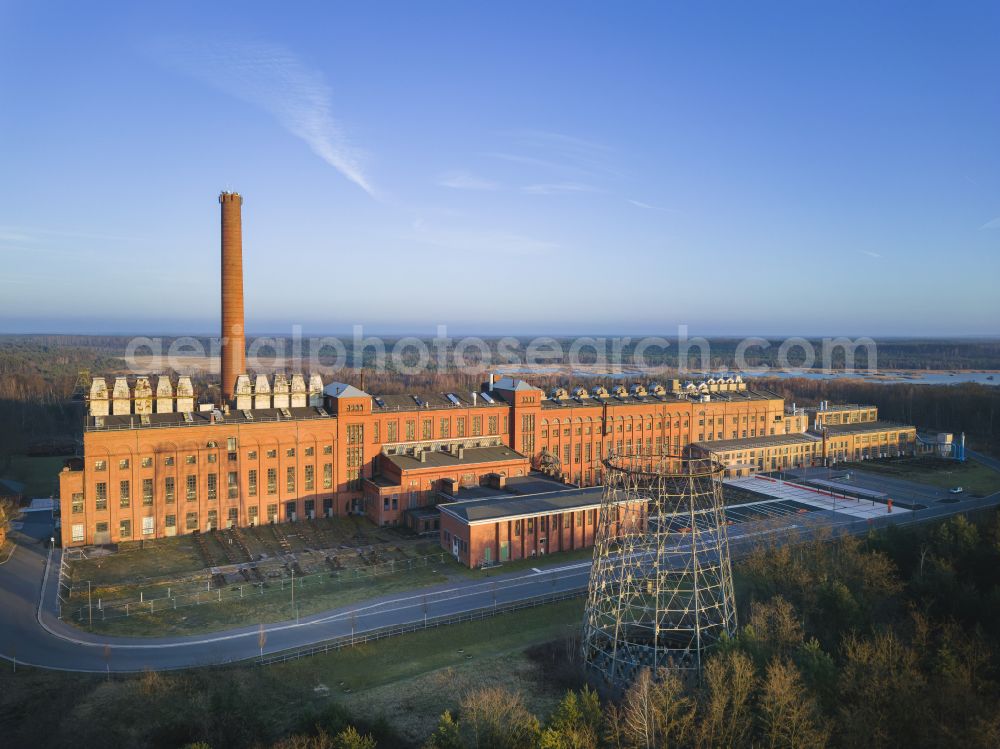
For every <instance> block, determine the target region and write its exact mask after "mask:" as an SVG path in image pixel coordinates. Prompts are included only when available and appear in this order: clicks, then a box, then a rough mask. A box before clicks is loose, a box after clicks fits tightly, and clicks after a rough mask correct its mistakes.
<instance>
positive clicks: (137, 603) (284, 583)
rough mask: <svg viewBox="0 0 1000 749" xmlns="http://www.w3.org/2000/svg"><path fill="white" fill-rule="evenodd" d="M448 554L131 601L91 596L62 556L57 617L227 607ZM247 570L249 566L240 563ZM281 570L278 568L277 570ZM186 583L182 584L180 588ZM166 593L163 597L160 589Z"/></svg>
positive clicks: (412, 566) (392, 571) (411, 567)
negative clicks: (83, 599) (81, 599)
mask: <svg viewBox="0 0 1000 749" xmlns="http://www.w3.org/2000/svg"><path fill="white" fill-rule="evenodd" d="M447 556H448V555H447V553H446V552H444V551H442V552H441V553H439V554H430V555H428V556H423V557H414V558H412V559H396V560H389V561H387V562H379V563H377V564H372V565H368V566H366V567H344V568H335V569H330V570H325V571H323V572H315V573H311V574H308V575H295V574H293V575H291V577H284V576H282V577H280V578H279V579H277V580H266V579H265V580H246V581H244V582H241V583H233V584H227V585H225V586H219V587H213V584H212V579H211V578H209V579H206V580H205V589H204V590H197V591H191V590H190V587H188V588H187V589H186V590H185V591H184V592H180V593H175V591H174V590H173V586H167V585H162V586H160V588H158V589H155V590H153V591H151V593H152V595H147V591H144V590H139V591H138V592H137V595H135V596H132V597H129V598H119V599H114V600H111V601H107V600H104V599H102V598H101V597H95V596H94V595H93V591H92V587H91V586H89V585H88V584H87V583H86V582H76V583H71V582H69V580H70V574H69V571H68V569H67V565H66V557H65V555H64V556H63V558H62V561H61V563H60V566H59V592H58V595H59V604H60V606H59V608H60V612H59V613H60V618H69V619H72V620H73V621H77V622H81V623H83V622H89V621H94V620H97V621H107V620H109V619H119V618H124V617H127V616H137V615H144V614H156V613H162V612H164V611H166V610H173V609H180V608H185V607H188V606H201V605H205V604H213V603H229V602H233V601H239V600H247V599H252V598H260V597H262V596H276V595H279V594H280V595H282V596H288V597H289V598H291V596H292V595H293V589H294V594H295V595H298V594H299V591H300V590H302V591H303V592H305V593H311V592H314V591H315V590H316V589H317V588H325V587H329V586H331V585H333V586H335V585H344V584H347V583H351V582H356V581H359V580H367V579H370V578H374V577H383V576H388V575H400V574H405V573H408V572H413V571H415V570H419V569H426V568H428V567H431V566H432V565H436V564H444V563H445V559H446V557H447ZM240 566H241V567H244V568H246V569H249V565H240ZM279 569H280V568H279ZM183 584H184V583H183V582H182V585H183ZM164 587H165V588H166V595H163V588H164ZM74 595H75V596H77V597H82V596H86V597H87V599H88V603H87V604H85V605H82V604H81V603H80V602H79V600H75V601H72V603H73V604H75V607H74V608H64V607H66V606H68V605H69V604H70V603H71V599H70V597H71V596H74Z"/></svg>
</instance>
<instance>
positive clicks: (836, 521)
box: [0, 493, 1000, 672]
mask: <svg viewBox="0 0 1000 749" xmlns="http://www.w3.org/2000/svg"><path fill="white" fill-rule="evenodd" d="M997 504H1000V493H997V494H994V495H992V496H990V497H988V498H986V499H976V500H968V499H966V500H963V501H961V502H959V503H955V504H946V505H941V504H934V505H933V506H931V507H930V508H929V509H928V510H926V511H921V512H920V513H918V514H917V515H914V514H913V513H895V514H894V515H886V516H884V517H881V518H878V519H877V520H864V519H863V520H856V519H854V518H850V517H848V516H845V515H844V514H841V513H835V512H831V511H817V512H811V513H808V514H807V515H791V516H788V517H784V518H780V519H770V520H766V521H760V522H748V523H744V524H741V525H734V526H731V527H730V529H729V539H730V547H731V550H732V555H733V556H734V557H739V556H740V555H741V554H743V553H745V552H746V551H747V550H748V549H749V548H751V547H752V546H753V545H754V544H755V543H757V542H758V541H760V540H762V539H763V538H766V537H768V536H773V537H775V538H777V539H779V540H781V539H787V538H791V537H795V538H797V539H803V538H809V537H810V536H812V535H814V534H815V533H818V532H819V531H820V530H821V529H824V530H825V529H831V530H832V531H833V532H834V533H858V534H860V533H865V532H867V530H868V529H869V528H871V527H873V526H882V525H885V524H888V523H893V524H907V523H913V522H925V521H928V520H932V519H937V518H940V517H944V516H947V515H951V514H955V513H958V512H963V511H966V510H970V509H974V508H977V507H983V506H995V505H997ZM50 533H51V518H50V517H49V514H48V513H47V512H34V513H27V514H26V515H25V521H24V525H23V527H22V529H21V530H20V532H19V533H18V534H17V535H18V538H17V540H18V544H19V545H18V548H17V549H16V551H15V553H14V554H13V556H12V557H11V558H10V560H9V561H8V562H6V563H5V564H3V565H0V657H2V658H5V659H7V660H12V659H14V658H16V659H17V661H18V662H19V663H24V664H27V665H32V666H37V667H41V668H49V669H59V670H71V671H93V672H103V671H105V670H110V671H115V672H130V671H142V670H145V669H155V670H167V669H177V668H188V667H195V666H207V665H218V664H224V663H230V662H236V661H241V660H247V659H252V658H255V657H257V656H258V654H259V652H260V651H259V646H258V634H259V628H258V625H251V626H248V627H242V628H238V629H233V630H228V631H225V632H219V633H215V634H210V635H195V636H190V637H164V638H131V637H130V638H126V637H106V636H102V635H97V634H91V633H86V632H82V631H81V630H78V629H76V628H74V627H71V626H70V625H68V624H65V623H64V622H62V621H60V620H59V619H58V617H57V614H56V612H57V611H58V607H57V600H56V588H57V575H58V567H59V558H60V553H61V552H60V551H59V550H58V549H55V550H52V551H51V552H50V550H49V549H48V543H47V542H48V538H49V535H50ZM545 562H547V563H548V564H549V565H550V566H547V567H544V568H542V569H541V570H540V571H527V572H525V571H521V572H517V573H509V574H497V575H496V576H494V577H493V578H491V579H489V580H467V581H461V582H459V583H450V584H443V585H439V586H434V587H428V588H420V589H416V590H414V591H413V592H412V593H406V594H401V595H400V594H396V595H392V596H385V597H382V598H374V599H371V600H369V601H365V602H361V603H358V604H356V605H355V606H353V607H348V608H341V609H335V610H331V611H327V612H323V613H319V614H314V615H311V616H307V617H302V618H301V619H300V621H298V622H294V621H290V622H280V623H276V624H271V625H266V626H265V630H266V632H267V642H266V646H265V649H264V652H265V654H267V653H273V652H278V651H282V650H287V649H291V648H298V647H306V646H308V645H311V644H314V643H318V642H322V641H324V640H328V639H331V638H334V637H339V636H343V635H350V634H351V633H352V630H353V632H354V633H362V632H365V631H369V630H373V629H379V628H382V627H386V626H391V625H399V624H406V623H411V622H419V621H421V620H422V619H423V618H424V616H425V615H426V616H428V617H434V616H440V615H447V614H456V613H462V612H466V611H472V610H476V609H481V608H487V607H490V606H493V605H494V604H497V605H502V604H505V603H509V602H516V601H521V600H524V599H527V598H533V597H537V596H542V595H547V594H553V593H560V592H565V591H571V590H580V589H581V588H585V587H586V584H587V579H588V576H589V573H590V561H589V560H587V561H583V562H576V563H570V564H565V565H559V563H558V557H557V556H553V557H551V558H550V559H547V560H545ZM539 563H540V564H541V563H542V560H539ZM40 589H41V592H42V596H41V603H40V605H39V591H40ZM206 605H210V604H206Z"/></svg>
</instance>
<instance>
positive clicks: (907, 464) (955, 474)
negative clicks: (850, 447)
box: [837, 457, 1000, 497]
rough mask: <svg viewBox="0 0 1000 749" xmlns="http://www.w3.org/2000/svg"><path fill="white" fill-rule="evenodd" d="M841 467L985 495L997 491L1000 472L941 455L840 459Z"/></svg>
mask: <svg viewBox="0 0 1000 749" xmlns="http://www.w3.org/2000/svg"><path fill="white" fill-rule="evenodd" d="M837 467H838V469H842V470H857V471H867V472H869V473H880V474H883V475H886V476H892V477H893V478H898V479H904V480H908V481H915V482H917V483H920V484H928V485H930V486H939V487H941V488H942V489H950V488H952V487H955V486H961V487H962V488H963V489H964V490H965V493H966V494H976V495H979V496H983V497H985V496H986V495H988V494H992V493H993V492H996V491H1000V473H998V472H996V471H994V470H992V469H990V468H987V467H986V466H984V465H982V464H981V463H977V462H975V461H974V460H966V461H965V462H964V463H959V462H957V461H954V460H944V459H942V458H928V457H924V458H890V459H886V460H866V461H865V462H863V463H841V464H840V465H838V466H837Z"/></svg>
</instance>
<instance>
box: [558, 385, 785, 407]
mask: <svg viewBox="0 0 1000 749" xmlns="http://www.w3.org/2000/svg"><path fill="white" fill-rule="evenodd" d="M701 395H708V396H709V401H708V403H745V402H747V401H760V400H776V399H780V398H781V397H782V396H780V395H778V394H777V393H772V392H770V391H768V390H726V391H719V392H714V391H713V392H710V393H698V392H694V393H690V394H689V393H686V392H680V393H666V394H665V395H622V396H618V395H609V396H608V397H607V398H596V397H594V396H593V395H591V396H590V397H587V398H574V397H572V396H571V397H569V398H566V399H565V400H558V399H553V398H543V399H542V408H543V409H548V410H559V409H561V408H588V407H589V408H602V407H603V406H604V405H605V404H607V405H609V406H641V405H649V404H657V403H667V404H670V403H695V404H697V403H699V397H700V396H701Z"/></svg>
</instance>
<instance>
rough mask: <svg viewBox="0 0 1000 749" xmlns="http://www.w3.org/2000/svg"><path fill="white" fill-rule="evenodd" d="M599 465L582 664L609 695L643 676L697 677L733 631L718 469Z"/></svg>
mask: <svg viewBox="0 0 1000 749" xmlns="http://www.w3.org/2000/svg"><path fill="white" fill-rule="evenodd" d="M604 466H605V471H606V473H605V484H604V496H603V499H602V502H601V512H600V518H599V520H598V528H597V536H596V539H595V547H594V562H593V566H592V567H591V572H590V584H589V587H588V591H587V607H586V610H585V612H584V631H583V650H584V652H583V656H584V660H585V662H586V664H587V666H588V668H589V669H592V671H593V672H595V674H596V675H597V676H598V677H599V678H601V679H603V680H604V682H605V683H606V684H607V685H608V686H611V687H612V688H615V689H624V688H625V687H627V686H628V685H629V684H630V683H631V682H632V680H633V679H634V678H635V676H636V675H637V673H638V672H639V671H640V670H641V669H643V668H650V669H653V670H654V671H656V670H658V669H660V668H667V669H673V670H678V671H682V672H691V673H693V674H697V673H698V672H699V671H700V670H701V665H702V656H703V654H704V652H705V649H706V648H707V647H709V646H710V645H712V644H713V643H715V642H717V641H718V640H719V638H720V637H721V636H722V634H723V633H727V634H730V635H731V634H733V633H734V632H735V630H736V608H735V601H734V598H733V576H732V568H731V566H730V561H729V540H728V536H727V533H726V515H725V507H724V505H723V501H722V480H721V477H722V472H723V467H722V466H721V465H720V464H719V463H718V462H717V461H715V460H713V459H711V458H702V457H693V456H692V457H688V456H678V455H664V454H654V455H641V454H637V455H612V456H609V457H608V459H607V460H605V461H604Z"/></svg>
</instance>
